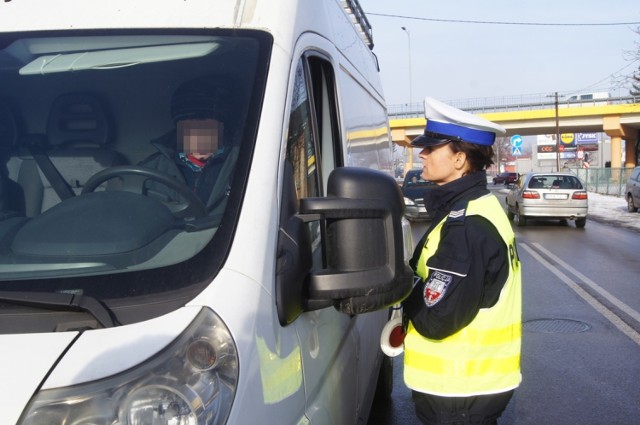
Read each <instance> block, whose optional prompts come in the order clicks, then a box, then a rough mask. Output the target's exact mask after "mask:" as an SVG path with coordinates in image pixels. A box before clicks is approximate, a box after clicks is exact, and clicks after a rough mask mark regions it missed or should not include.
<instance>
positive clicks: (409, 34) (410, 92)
mask: <svg viewBox="0 0 640 425" xmlns="http://www.w3.org/2000/svg"><path fill="white" fill-rule="evenodd" d="M402 31H404V32H406V33H407V39H408V42H409V107H411V103H412V102H413V99H412V96H411V95H412V93H413V88H412V87H411V81H412V78H411V33H409V30H408V29H407V28H406V27H402Z"/></svg>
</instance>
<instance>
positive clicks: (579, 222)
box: [576, 217, 587, 229]
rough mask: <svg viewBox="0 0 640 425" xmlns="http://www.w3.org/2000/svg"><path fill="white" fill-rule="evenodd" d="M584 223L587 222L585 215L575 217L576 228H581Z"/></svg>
mask: <svg viewBox="0 0 640 425" xmlns="http://www.w3.org/2000/svg"><path fill="white" fill-rule="evenodd" d="M585 224H587V218H586V217H583V218H576V227H577V228H578V229H582V228H583V227H584V225H585Z"/></svg>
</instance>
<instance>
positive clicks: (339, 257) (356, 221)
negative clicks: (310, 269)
mask: <svg viewBox="0 0 640 425" xmlns="http://www.w3.org/2000/svg"><path fill="white" fill-rule="evenodd" d="M403 213H404V199H403V197H402V193H401V191H400V188H399V187H398V184H397V183H396V182H395V180H394V179H393V178H392V177H391V176H389V175H387V174H384V173H382V172H379V171H375V170H370V169H366V168H351V167H349V168H347V167H345V168H337V169H335V170H334V171H333V172H332V173H331V175H330V177H329V183H328V188H327V197H326V198H306V199H302V200H301V201H300V213H299V214H300V216H301V217H302V218H303V219H304V220H305V221H310V220H313V219H317V218H320V219H322V220H324V221H325V226H326V227H325V228H326V232H325V238H324V239H325V240H324V241H323V243H324V247H325V254H326V260H327V264H326V268H325V269H323V270H321V271H318V272H315V273H312V274H311V276H310V278H309V284H308V298H309V302H310V303H319V304H320V305H322V304H323V302H327V301H331V302H332V303H333V305H334V306H335V307H336V308H337V309H338V310H340V311H342V312H343V313H346V314H360V313H366V312H370V311H375V310H379V309H381V308H384V307H388V306H390V305H393V304H394V303H396V302H398V301H400V300H402V299H403V298H404V297H406V296H407V295H408V294H409V292H410V291H411V287H412V281H413V272H412V271H411V268H410V267H409V266H408V264H407V263H405V260H404V251H403V233H402V216H403Z"/></svg>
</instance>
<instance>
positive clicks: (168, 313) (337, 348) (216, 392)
mask: <svg viewBox="0 0 640 425" xmlns="http://www.w3.org/2000/svg"><path fill="white" fill-rule="evenodd" d="M352 22H356V23H355V24H353V23H352ZM367 42H369V43H370V42H371V29H370V27H368V25H367V22H366V18H365V16H364V14H363V13H362V10H361V9H360V7H359V5H358V3H357V1H356V0H348V1H339V0H324V1H317V0H216V1H210V0H188V1H176V0H137V1H130V0H92V1H85V0H65V1H60V2H54V1H51V0H6V1H4V2H3V3H1V4H0V154H1V155H2V162H0V164H1V166H2V169H0V171H2V172H1V173H0V177H1V179H0V206H1V208H2V210H1V215H0V241H1V242H0V347H1V349H0V376H1V377H2V379H1V380H0V423H2V424H6V425H10V424H19V425H44V424H46V425H62V424H65V425H72V424H73V425H87V424H105V425H106V424H128V425H138V424H154V425H159V424H200V425H202V424H208V425H219V424H258V423H259V424H277V425H285V424H291V425H296V424H313V425H318V424H327V425H328V424H333V425H335V424H349V425H350V424H366V422H367V417H368V414H369V409H370V406H371V403H372V399H373V397H374V393H375V391H376V388H377V387H378V388H379V389H381V390H383V391H382V393H384V390H386V391H387V392H389V391H390V387H389V383H390V381H389V379H390V378H391V376H390V369H389V361H388V360H386V361H384V362H383V355H382V353H381V350H380V346H379V341H380V332H381V329H382V327H383V325H384V324H385V322H386V320H387V318H388V308H387V307H389V306H390V305H392V304H394V303H395V302H397V301H398V300H399V299H401V298H403V297H404V296H406V294H407V293H408V291H410V288H411V271H410V269H409V267H408V266H407V263H406V258H407V255H406V254H407V252H406V251H407V250H406V247H405V246H404V245H403V243H406V239H403V231H405V230H406V228H405V227H403V225H402V223H403V222H402V221H401V220H402V209H403V200H402V196H401V194H400V191H399V188H398V186H397V184H396V183H395V181H394V179H393V178H392V177H391V175H392V170H391V167H392V161H391V158H390V152H391V151H390V143H391V142H390V132H389V128H388V124H387V117H386V109H385V102H384V99H383V94H382V90H381V85H380V80H379V76H378V70H377V66H376V60H375V57H374V55H373V54H372V52H371V50H370V47H369V46H367V44H366V43H367ZM201 80H206V81H208V82H209V83H210V84H214V85H216V87H218V89H220V90H222V92H225V93H227V95H226V96H224V97H223V98H217V99H218V100H217V101H216V102H209V101H207V102H203V103H200V106H201V107H202V108H203V109H212V110H216V111H218V110H223V111H224V114H223V115H222V116H223V117H224V118H222V119H220V121H219V122H217V127H216V133H215V134H216V135H217V137H219V138H220V140H219V144H220V146H219V148H220V149H219V150H218V151H217V152H216V154H215V156H213V157H212V159H209V162H207V164H206V165H205V166H204V168H202V171H199V172H201V173H203V174H201V177H204V175H205V174H204V173H205V170H209V171H211V170H213V171H214V173H213V174H208V176H209V179H208V180H205V183H206V184H205V183H203V184H199V185H197V186H196V190H195V191H194V190H193V189H192V188H191V187H190V186H189V185H188V184H186V183H185V182H181V181H180V180H176V179H175V178H173V177H170V176H167V174H166V173H165V172H164V171H163V170H159V169H153V168H150V167H148V166H146V165H140V164H147V163H146V162H144V161H145V158H148V157H150V156H151V157H154V155H155V157H158V155H165V156H166V157H167V158H168V159H169V160H170V161H171V163H173V160H174V159H175V158H174V156H175V155H173V156H172V154H175V152H173V151H172V149H174V148H175V146H173V143H174V142H175V140H176V134H175V131H176V130H175V129H174V121H173V119H172V111H173V112H175V108H177V106H176V100H175V99H173V100H172V96H174V93H175V92H176V89H177V88H179V87H181V86H183V84H185V83H188V82H190V81H201ZM198 94H199V93H195V94H194V96H195V97H198ZM172 108H173V109H172ZM204 130H207V129H204ZM204 130H203V131H204ZM178 131H182V130H181V129H178ZM194 134H196V135H198V134H200V133H198V131H196V132H195V133H194ZM152 141H153V142H154V143H152ZM167 141H168V142H169V143H166V142H167ZM180 160H181V159H180ZM181 164H182V163H181ZM184 164H186V162H185V163H184ZM210 164H212V165H210ZM200 181H202V180H201V179H200V178H199V180H198V182H200ZM187 183H188V182H187ZM163 186H165V189H158V188H159V187H163ZM166 187H169V189H171V190H167V189H166ZM408 245H410V244H408ZM380 371H382V372H383V373H382V375H381V377H380V379H379V378H378V375H379V373H380ZM378 381H379V382H378ZM377 382H378V385H376V383H377Z"/></svg>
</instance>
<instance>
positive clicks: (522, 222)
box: [515, 210, 527, 227]
mask: <svg viewBox="0 0 640 425" xmlns="http://www.w3.org/2000/svg"><path fill="white" fill-rule="evenodd" d="M515 222H516V225H517V226H518V227H524V226H526V225H527V217H525V216H523V215H522V214H521V213H520V210H517V211H516V214H515Z"/></svg>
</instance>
